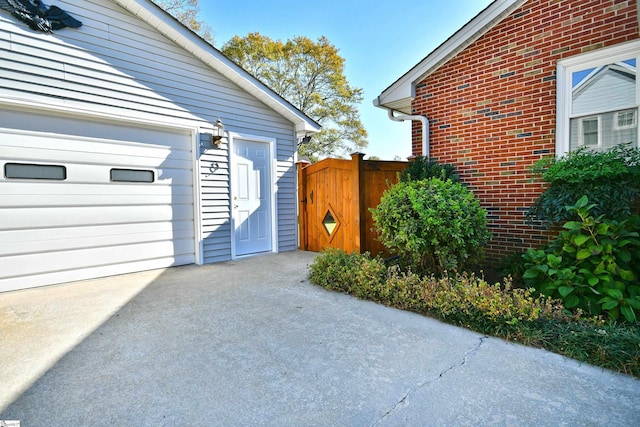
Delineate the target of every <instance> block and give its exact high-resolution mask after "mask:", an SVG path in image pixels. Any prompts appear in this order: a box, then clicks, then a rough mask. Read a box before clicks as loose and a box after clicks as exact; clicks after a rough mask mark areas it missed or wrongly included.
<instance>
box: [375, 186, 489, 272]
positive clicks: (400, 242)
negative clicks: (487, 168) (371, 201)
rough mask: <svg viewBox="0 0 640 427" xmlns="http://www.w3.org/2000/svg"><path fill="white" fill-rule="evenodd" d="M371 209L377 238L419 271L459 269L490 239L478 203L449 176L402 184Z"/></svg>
mask: <svg viewBox="0 0 640 427" xmlns="http://www.w3.org/2000/svg"><path fill="white" fill-rule="evenodd" d="M371 213H372V216H373V220H374V222H375V225H376V228H377V230H378V233H379V240H380V242H382V244H383V245H385V246H386V247H387V249H389V250H390V251H391V252H394V253H397V254H398V255H400V256H401V257H403V258H404V259H406V260H408V262H409V264H410V265H411V266H413V267H414V269H415V270H416V271H418V272H431V273H435V274H444V273H445V272H446V271H448V270H455V269H463V268H465V266H468V265H470V264H472V263H473V262H475V261H478V260H479V259H480V258H481V256H482V253H483V246H484V245H485V244H486V243H487V242H488V240H489V238H490V237H491V235H490V234H489V232H488V230H487V226H486V223H487V220H486V212H485V210H484V209H482V207H481V206H480V202H479V201H478V200H477V199H476V198H475V197H474V196H473V194H472V193H471V192H470V191H468V190H467V189H465V188H464V187H463V186H462V185H461V184H459V183H455V182H452V181H450V180H447V181H442V180H441V179H438V178H429V179H426V180H421V181H408V182H400V183H398V184H396V185H394V186H392V187H390V188H389V189H388V190H387V191H385V193H384V195H383V196H382V198H381V200H380V204H379V205H378V207H377V208H376V209H371Z"/></svg>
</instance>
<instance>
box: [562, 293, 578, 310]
mask: <svg viewBox="0 0 640 427" xmlns="http://www.w3.org/2000/svg"><path fill="white" fill-rule="evenodd" d="M578 304H580V298H578V296H577V295H569V296H568V297H567V299H565V300H564V305H565V307H567V308H574V307H577V306H578Z"/></svg>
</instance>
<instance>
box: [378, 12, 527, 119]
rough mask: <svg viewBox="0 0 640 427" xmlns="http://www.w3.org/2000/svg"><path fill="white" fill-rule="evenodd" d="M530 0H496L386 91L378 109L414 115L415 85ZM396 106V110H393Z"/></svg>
mask: <svg viewBox="0 0 640 427" xmlns="http://www.w3.org/2000/svg"><path fill="white" fill-rule="evenodd" d="M526 1H527V0H495V1H494V2H493V3H491V4H490V5H489V6H487V7H486V8H485V9H484V10H483V11H482V12H480V13H479V14H478V15H476V16H475V17H474V18H473V19H472V20H471V21H469V22H467V23H466V24H465V25H464V26H463V27H462V28H460V29H459V30H458V31H457V32H455V33H454V34H453V35H452V36H451V37H449V38H448V39H447V40H446V41H445V42H444V43H442V44H441V45H440V46H438V47H437V48H436V49H435V50H433V51H432V52H431V53H430V54H429V55H427V56H426V57H425V58H424V59H423V60H422V61H420V62H419V63H418V64H416V65H415V66H414V67H413V68H411V69H410V70H409V71H408V72H406V73H405V74H404V75H402V76H401V77H400V78H399V79H398V80H396V81H395V82H394V83H392V84H391V86H389V87H388V88H386V89H385V90H384V91H382V93H381V94H380V95H379V96H378V98H377V99H376V102H374V104H376V106H380V107H382V108H393V109H396V110H398V111H402V112H405V113H410V112H411V101H412V100H413V98H414V97H415V85H416V84H418V83H419V82H420V81H422V80H424V79H425V78H426V77H427V76H429V75H430V74H431V73H433V72H434V71H436V70H437V69H438V68H440V67H441V66H442V65H443V64H445V63H447V62H448V61H449V60H450V59H451V58H453V57H454V56H456V55H457V54H458V53H459V52H461V51H462V50H464V49H465V48H466V47H468V46H469V45H471V44H472V43H473V42H475V41H476V40H478V39H479V38H480V37H482V35H484V34H485V33H486V32H487V31H489V30H490V29H491V28H493V27H494V26H495V25H496V24H497V23H498V22H500V21H502V20H503V19H504V18H506V17H507V16H509V15H510V14H511V13H512V12H513V11H514V10H516V9H517V8H519V7H520V6H522V5H523V4H524V3H525V2H526ZM394 105H395V108H394V107H392V106H394Z"/></svg>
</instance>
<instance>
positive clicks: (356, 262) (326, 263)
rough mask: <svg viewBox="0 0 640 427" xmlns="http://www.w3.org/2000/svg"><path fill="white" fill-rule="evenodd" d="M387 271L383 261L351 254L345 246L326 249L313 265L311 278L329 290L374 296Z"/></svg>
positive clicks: (366, 254)
mask: <svg viewBox="0 0 640 427" xmlns="http://www.w3.org/2000/svg"><path fill="white" fill-rule="evenodd" d="M386 274H387V268H386V267H385V265H384V262H383V261H382V260H380V259H379V258H374V259H371V257H370V256H369V254H368V253H364V254H359V253H351V254H349V253H347V252H345V251H343V250H342V249H335V248H327V249H324V250H323V251H322V252H321V253H320V255H318V256H317V257H316V259H315V260H314V262H313V264H311V267H310V275H309V280H310V281H311V282H312V283H314V284H316V285H318V286H322V287H324V288H327V289H332V290H336V291H340V292H346V293H349V294H352V295H355V296H357V297H358V298H371V297H373V296H375V295H374V294H375V292H376V291H375V289H377V288H378V287H379V286H380V284H381V283H383V282H384V280H385V278H386Z"/></svg>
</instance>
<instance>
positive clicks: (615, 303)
mask: <svg viewBox="0 0 640 427" xmlns="http://www.w3.org/2000/svg"><path fill="white" fill-rule="evenodd" d="M617 306H618V301H616V300H609V301H607V302H605V303H604V304H602V309H603V310H611V309H612V308H614V307H617Z"/></svg>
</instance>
